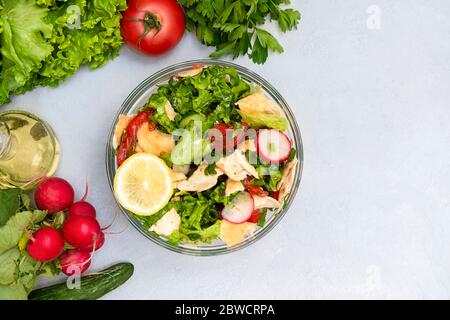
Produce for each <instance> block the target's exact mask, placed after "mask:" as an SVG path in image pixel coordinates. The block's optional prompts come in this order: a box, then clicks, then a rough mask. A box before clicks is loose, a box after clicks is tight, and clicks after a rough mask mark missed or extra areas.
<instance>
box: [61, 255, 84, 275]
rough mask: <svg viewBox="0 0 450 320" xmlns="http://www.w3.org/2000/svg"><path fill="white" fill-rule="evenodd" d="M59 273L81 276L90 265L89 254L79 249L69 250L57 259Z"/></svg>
mask: <svg viewBox="0 0 450 320" xmlns="http://www.w3.org/2000/svg"><path fill="white" fill-rule="evenodd" d="M59 263H60V264H61V271H62V272H63V273H64V274H66V275H68V276H71V275H73V274H82V273H83V272H85V271H86V270H87V268H89V266H90V265H91V254H90V253H89V252H86V251H83V250H80V249H71V250H68V251H66V252H64V254H63V255H62V256H61V257H60V258H59Z"/></svg>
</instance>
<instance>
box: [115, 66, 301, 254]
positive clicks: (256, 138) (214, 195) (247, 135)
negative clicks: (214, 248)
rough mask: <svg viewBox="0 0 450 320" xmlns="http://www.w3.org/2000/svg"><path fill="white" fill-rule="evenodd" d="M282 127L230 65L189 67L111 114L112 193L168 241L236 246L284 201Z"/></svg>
mask: <svg viewBox="0 0 450 320" xmlns="http://www.w3.org/2000/svg"><path fill="white" fill-rule="evenodd" d="M287 129H288V122H287V119H286V118H285V115H284V113H283V111H282V110H281V108H280V107H279V106H278V105H277V104H276V103H275V102H274V101H272V100H271V99H269V98H268V97H267V96H266V94H265V93H264V92H263V90H262V89H261V88H260V87H258V86H256V85H255V84H252V83H248V82H247V81H245V80H244V79H242V78H241V77H240V76H239V74H238V72H237V70H236V69H234V68H232V67H226V66H219V65H214V66H209V67H205V66H203V65H196V66H194V67H193V68H192V69H191V70H188V71H185V72H182V73H179V74H177V75H176V76H174V77H172V78H171V79H170V80H169V81H168V83H166V84H163V85H160V86H159V87H158V90H157V91H156V92H155V93H154V94H152V95H151V96H150V98H149V100H148V102H147V104H146V105H145V106H143V107H142V108H141V109H140V110H139V111H138V112H137V114H135V115H133V116H129V115H120V116H119V118H118V120H117V123H116V126H115V130H114V137H113V139H114V141H113V146H114V151H113V152H114V153H115V157H116V161H117V171H116V175H115V178H114V193H115V197H116V199H117V201H118V202H119V203H120V204H121V206H122V207H123V208H125V209H126V210H127V211H128V212H130V213H131V214H132V216H133V217H134V218H135V219H137V220H138V221H139V222H140V223H141V224H142V225H143V226H144V227H145V228H146V229H148V230H149V232H151V233H153V234H154V235H155V236H158V237H164V238H165V239H167V241H168V242H169V243H171V244H172V245H179V244H191V245H200V244H203V243H207V244H210V243H212V242H213V241H216V240H218V241H223V242H224V243H225V244H226V245H227V246H229V247H232V246H235V245H237V244H239V243H241V242H242V241H243V240H244V239H245V238H246V237H250V236H252V234H253V233H254V232H255V231H256V230H257V228H264V225H265V221H266V215H267V214H268V213H269V211H270V210H275V212H276V210H277V209H279V208H282V207H283V206H284V204H285V200H286V197H287V195H288V194H289V192H290V189H291V187H292V185H293V180H294V176H295V170H296V167H297V161H298V160H297V154H296V153H297V152H296V150H295V149H294V148H293V145H292V141H291V139H290V138H289V137H288V136H287V135H286V133H285V131H286V130H287Z"/></svg>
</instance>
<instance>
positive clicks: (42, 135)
mask: <svg viewBox="0 0 450 320" xmlns="http://www.w3.org/2000/svg"><path fill="white" fill-rule="evenodd" d="M59 158H60V146H59V142H58V140H57V139H56V136H55V134H54V132H53V130H52V129H51V128H50V127H49V126H48V124H47V123H45V122H44V121H42V120H41V119H39V118H38V117H36V116H34V115H32V114H30V113H28V112H25V111H16V110H13V111H7V112H0V189H5V188H14V187H16V188H22V189H31V188H33V187H34V186H35V185H36V184H37V183H38V182H39V181H40V179H42V178H44V177H47V176H51V175H53V174H54V173H55V171H56V168H57V166H58V163H59Z"/></svg>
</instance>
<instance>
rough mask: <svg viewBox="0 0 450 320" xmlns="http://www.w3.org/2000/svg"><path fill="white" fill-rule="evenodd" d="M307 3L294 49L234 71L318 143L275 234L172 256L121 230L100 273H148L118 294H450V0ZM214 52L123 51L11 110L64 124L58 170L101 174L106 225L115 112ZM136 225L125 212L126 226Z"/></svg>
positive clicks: (97, 190) (184, 46) (98, 189)
mask: <svg viewBox="0 0 450 320" xmlns="http://www.w3.org/2000/svg"><path fill="white" fill-rule="evenodd" d="M293 2H294V5H295V6H296V7H298V8H299V9H300V10H301V11H302V13H303V21H302V23H301V27H300V29H299V30H298V31H297V32H293V33H290V34H287V35H285V36H283V37H282V38H281V42H282V43H283V45H284V46H285V49H286V53H285V54H283V55H278V56H273V57H272V58H271V59H270V60H269V62H268V63H267V64H265V65H264V66H256V65H253V64H252V63H251V62H249V61H248V60H246V59H239V60H237V61H236V62H237V63H239V64H242V65H245V66H247V67H249V68H251V69H253V70H254V71H256V72H258V73H260V74H261V75H262V76H263V77H265V78H266V79H267V80H269V81H270V82H271V83H273V84H274V85H275V86H276V87H277V88H278V89H279V91H280V92H281V93H282V94H283V95H284V97H285V98H286V99H287V101H288V102H289V103H290V104H291V106H292V107H293V109H294V110H295V113H296V116H297V119H298V121H299V124H300V127H301V131H302V135H303V139H304V144H305V168H304V174H303V181H302V184H301V190H300V192H299V193H298V196H297V198H296V202H295V205H294V206H293V207H292V209H291V210H290V212H289V213H288V214H287V216H286V218H285V220H284V221H283V222H282V223H280V224H279V225H278V226H277V228H276V229H275V230H273V231H272V232H271V234H270V235H268V236H267V237H265V238H264V239H263V240H261V241H259V242H258V243H256V244H254V245H253V246H251V247H249V248H247V249H244V250H242V251H239V252H237V253H234V254H231V255H225V256H220V257H209V258H198V257H189V256H182V255H179V254H175V253H172V252H169V251H167V250H165V249H162V248H159V247H157V246H156V245H154V244H153V243H151V242H149V241H147V240H146V239H145V238H143V237H142V236H141V235H140V234H139V233H138V232H137V231H135V230H134V229H132V228H131V227H128V228H127V229H126V231H124V232H123V233H121V234H118V235H111V236H109V237H108V239H107V243H106V245H105V247H104V248H103V249H102V250H101V251H99V252H98V253H97V254H96V255H95V257H94V263H93V266H92V267H91V268H92V269H99V268H102V267H104V266H106V265H109V264H111V263H114V262H117V261H131V262H133V263H134V265H135V267H136V271H135V275H134V276H133V278H132V279H130V281H129V282H127V283H126V284H125V285H124V286H123V287H121V288H120V289H119V290H116V291H114V292H113V293H111V294H110V295H108V296H107V297H106V298H109V299H124V298H125V299H127V298H130V299H158V298H181V299H196V298H207V299H208V298H218V299H230V298H257V299H259V298H288V299H290V298H308V299H311V298H447V299H448V298H450V250H449V242H450V233H449V231H448V230H450V126H449V123H450V64H449V61H450V41H449V35H450V2H448V1H446V0H433V1H428V0H414V1H413V0H397V1H388V0H385V1H381V0H379V1H376V0H370V1H366V0H327V1H326V0H320V1H317V0H314V1H306V0H305V1H297V0H295V1H293ZM209 52H210V50H209V49H208V48H205V47H203V46H201V45H200V44H199V43H198V42H197V41H195V39H194V38H193V36H192V35H191V34H187V35H186V36H185V38H184V39H183V41H182V43H181V44H180V46H179V47H178V48H177V49H176V50H175V51H173V52H171V53H170V54H168V55H166V56H164V57H161V58H156V59H148V58H146V57H143V56H139V55H137V54H135V53H133V52H131V51H130V50H128V49H127V48H124V49H123V51H122V53H121V56H120V57H119V58H117V59H116V60H114V61H113V62H111V63H110V64H108V65H107V66H106V67H104V68H102V69H100V70H97V71H94V72H90V71H88V70H82V71H80V72H78V73H77V74H76V75H75V76H74V77H72V78H71V79H69V80H68V81H67V82H65V83H64V84H63V85H61V86H60V87H59V88H57V89H48V88H45V89H42V88H41V89H38V90H35V91H34V92H31V93H28V94H26V95H24V96H20V97H16V98H14V100H13V103H12V104H10V105H8V106H7V107H6V108H13V107H22V108H23V109H25V110H29V111H32V112H35V113H37V114H38V115H40V116H42V117H43V118H45V119H46V120H47V121H49V122H50V123H51V124H52V126H53V127H54V129H55V130H56V132H57V134H58V136H59V139H60V142H61V144H62V151H63V155H62V159H61V164H60V168H59V171H58V174H59V175H60V176H62V177H65V178H67V179H68V180H70V181H71V182H72V183H73V184H74V186H75V187H76V188H77V191H78V195H79V196H81V194H82V193H83V188H84V180H85V178H86V176H88V177H89V180H90V189H91V194H90V200H91V201H92V202H93V203H94V204H95V205H96V207H97V210H98V212H99V217H100V220H101V222H102V223H103V224H107V223H109V222H110V221H111V219H112V217H113V216H114V212H115V211H116V210H117V209H116V207H115V205H114V201H113V198H112V194H111V193H110V190H109V187H108V184H107V179H106V173H105V164H104V162H105V161H104V157H105V143H106V139H107V132H108V130H109V128H110V126H111V123H112V119H113V116H114V114H115V113H116V111H117V110H118V108H119V106H120V104H121V103H122V101H123V100H124V99H125V98H126V96H127V95H128V93H129V92H131V90H132V89H133V88H134V87H136V85H138V84H139V83H140V82H141V81H142V80H143V79H144V78H146V77H147V76H149V75H150V74H152V73H153V72H155V71H157V70H159V69H161V68H163V67H165V66H167V65H170V64H173V63H176V62H180V61H183V60H188V59H193V58H204V57H206V56H207V55H208V53H209ZM126 225H127V223H126V221H125V220H124V219H123V218H122V217H120V219H119V220H118V222H117V223H116V224H115V226H114V228H113V229H114V230H116V231H120V230H122V229H123V228H125V227H126ZM54 281H56V280H55V279H52V280H46V279H41V280H40V285H42V284H46V283H47V282H54Z"/></svg>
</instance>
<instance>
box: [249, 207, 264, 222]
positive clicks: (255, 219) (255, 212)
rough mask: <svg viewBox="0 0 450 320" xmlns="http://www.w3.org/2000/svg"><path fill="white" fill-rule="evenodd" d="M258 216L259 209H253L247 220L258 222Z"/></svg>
mask: <svg viewBox="0 0 450 320" xmlns="http://www.w3.org/2000/svg"><path fill="white" fill-rule="evenodd" d="M259 218H261V210H259V209H258V210H254V211H253V212H252V215H251V216H250V218H249V219H248V220H247V222H251V223H258V221H259Z"/></svg>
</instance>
